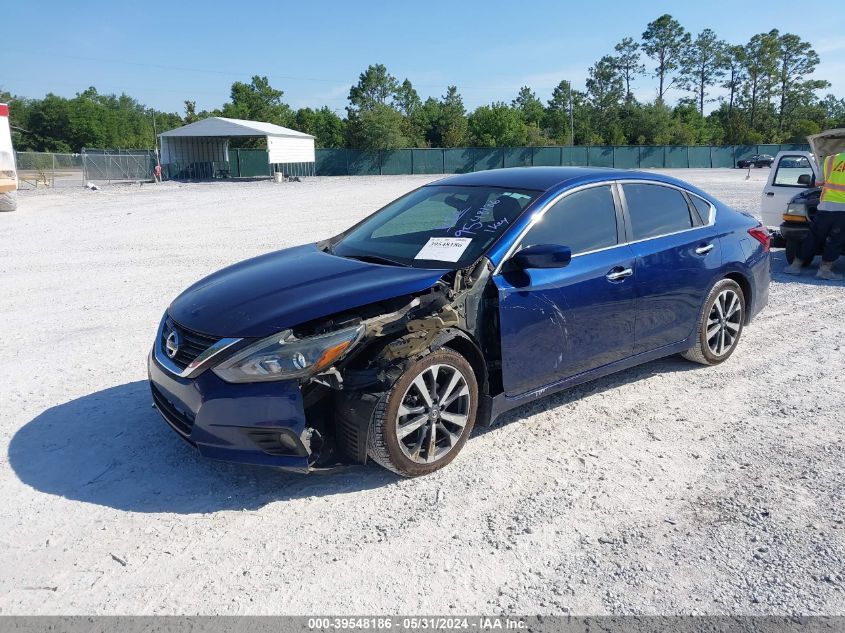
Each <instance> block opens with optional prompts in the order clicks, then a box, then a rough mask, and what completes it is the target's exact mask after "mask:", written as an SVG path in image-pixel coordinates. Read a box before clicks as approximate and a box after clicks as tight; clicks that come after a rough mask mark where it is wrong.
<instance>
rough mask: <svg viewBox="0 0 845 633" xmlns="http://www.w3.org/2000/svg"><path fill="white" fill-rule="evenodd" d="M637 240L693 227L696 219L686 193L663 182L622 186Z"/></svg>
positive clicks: (633, 233)
mask: <svg viewBox="0 0 845 633" xmlns="http://www.w3.org/2000/svg"><path fill="white" fill-rule="evenodd" d="M622 190H623V192H624V193H625V202H626V205H627V207H628V217H629V219H630V222H631V232H632V239H633V240H644V239H648V238H650V237H657V236H660V235H667V234H669V233H677V232H678V231H684V230H686V229H689V228H692V226H693V221H692V216H691V215H690V209H689V206H688V205H687V201H686V199H685V198H684V195H683V194H682V193H681V192H680V191H679V190H677V189H673V188H671V187H662V186H660V185H646V184H628V185H622Z"/></svg>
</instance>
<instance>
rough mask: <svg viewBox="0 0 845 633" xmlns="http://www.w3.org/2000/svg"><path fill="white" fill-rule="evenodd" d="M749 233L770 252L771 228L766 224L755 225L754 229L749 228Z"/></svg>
mask: <svg viewBox="0 0 845 633" xmlns="http://www.w3.org/2000/svg"><path fill="white" fill-rule="evenodd" d="M748 234H749V235H750V236H751V237H753V238H754V239H755V240H757V241H758V242H760V243H761V244H762V245H763V250H764V251H765V252H767V253H768V252H769V247H770V246H771V245H772V237H771V236H770V235H769V229H767V228H766V227H765V226H755V227H754V228H753V229H748Z"/></svg>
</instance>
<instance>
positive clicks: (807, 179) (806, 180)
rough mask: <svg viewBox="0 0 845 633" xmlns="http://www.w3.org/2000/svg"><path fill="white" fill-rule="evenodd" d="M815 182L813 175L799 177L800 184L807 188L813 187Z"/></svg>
mask: <svg viewBox="0 0 845 633" xmlns="http://www.w3.org/2000/svg"><path fill="white" fill-rule="evenodd" d="M814 180H815V179H814V178H813V175H812V174H801V175H800V176H798V184H799V185H804V186H805V187H812V186H813V181H814Z"/></svg>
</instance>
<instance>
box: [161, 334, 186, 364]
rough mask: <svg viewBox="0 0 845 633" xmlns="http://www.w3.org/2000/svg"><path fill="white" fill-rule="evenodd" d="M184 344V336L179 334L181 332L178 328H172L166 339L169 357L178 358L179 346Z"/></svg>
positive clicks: (166, 350) (165, 343)
mask: <svg viewBox="0 0 845 633" xmlns="http://www.w3.org/2000/svg"><path fill="white" fill-rule="evenodd" d="M181 344H182V337H181V336H179V332H177V331H176V330H171V331H170V334H168V335H167V338H166V339H164V351H165V353H166V354H167V357H168V358H171V359H172V358H176V354H178V353H179V346H180V345H181Z"/></svg>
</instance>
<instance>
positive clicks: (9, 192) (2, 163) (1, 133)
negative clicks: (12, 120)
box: [0, 103, 18, 211]
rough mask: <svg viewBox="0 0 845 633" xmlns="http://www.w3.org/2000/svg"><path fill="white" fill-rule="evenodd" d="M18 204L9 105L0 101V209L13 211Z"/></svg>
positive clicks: (16, 173)
mask: <svg viewBox="0 0 845 633" xmlns="http://www.w3.org/2000/svg"><path fill="white" fill-rule="evenodd" d="M17 206H18V171H17V168H16V167H15V152H14V150H13V149H12V131H11V128H10V127H9V106H7V105H6V104H5V103H0V211H14V210H15V209H16V208H17Z"/></svg>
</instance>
